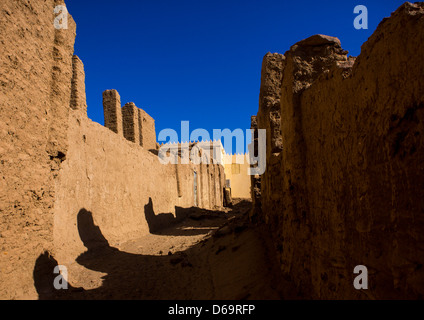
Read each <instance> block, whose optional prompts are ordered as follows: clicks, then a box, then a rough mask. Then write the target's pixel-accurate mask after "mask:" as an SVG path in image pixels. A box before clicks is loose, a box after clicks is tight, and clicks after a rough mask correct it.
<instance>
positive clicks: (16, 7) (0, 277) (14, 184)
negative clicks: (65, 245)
mask: <svg viewBox="0 0 424 320" xmlns="http://www.w3.org/2000/svg"><path fill="white" fill-rule="evenodd" d="M62 3H63V1H53V0H46V1H31V2H28V1H16V0H3V1H1V2H0V52H1V55H0V70H1V72H0V97H1V99H0V180H1V182H0V269H1V272H0V297H1V298H2V299H14V298H31V297H34V296H35V289H34V284H33V274H32V273H33V268H34V264H35V261H36V259H37V257H38V255H40V254H41V253H42V252H43V251H45V250H52V247H53V245H52V244H53V210H54V198H55V196H56V194H55V188H54V184H55V177H56V175H57V173H58V170H59V168H60V164H61V162H62V161H63V160H64V158H66V153H67V147H68V146H67V140H66V131H67V129H66V126H67V118H68V110H69V108H70V96H71V81H72V73H73V72H72V56H73V51H74V48H73V45H74V40H75V29H76V26H75V23H74V21H73V20H72V18H71V16H68V29H66V30H65V29H62V30H56V29H55V28H54V24H53V23H54V19H55V15H54V11H53V10H54V8H55V6H56V5H59V4H62Z"/></svg>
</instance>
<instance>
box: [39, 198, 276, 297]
mask: <svg viewBox="0 0 424 320" xmlns="http://www.w3.org/2000/svg"><path fill="white" fill-rule="evenodd" d="M250 207H251V203H250V202H248V201H241V200H238V201H236V203H235V205H234V207H233V209H220V210H216V211H210V210H202V209H198V208H192V209H190V210H192V211H191V212H190V214H189V215H188V216H187V218H186V219H184V220H183V221H181V222H179V223H177V224H175V225H173V226H170V227H168V228H166V229H162V230H159V231H157V232H155V234H149V235H147V236H144V237H142V238H139V239H134V240H133V241H130V242H127V243H123V244H121V245H120V246H119V247H117V248H113V247H110V246H103V247H96V248H89V249H88V251H87V252H86V253H84V254H82V255H81V256H80V257H79V258H78V259H77V261H76V262H75V263H78V264H79V265H81V266H83V267H84V268H83V269H84V271H82V272H80V273H79V274H78V275H77V278H76V279H75V280H76V283H77V284H78V285H79V288H75V287H71V288H70V290H68V291H66V292H62V294H60V295H58V294H57V292H53V293H52V292H46V291H44V292H43V291H42V290H40V291H41V294H40V299H52V298H59V299H159V300H162V299H167V300H173V299H215V300H216V299H218V300H219V299H237V300H240V299H243V300H244V299H281V298H282V297H283V295H284V286H283V284H282V283H281V279H280V277H279V272H278V267H277V262H276V261H275V259H276V258H275V257H276V255H275V254H274V252H273V247H272V244H270V243H269V241H268V240H266V239H268V237H266V236H264V233H265V232H266V231H265V230H263V229H261V228H260V227H256V226H253V225H251V224H250V223H249V222H248V211H249V209H250ZM93 271H95V272H93ZM98 273H100V274H102V275H103V276H102V277H101V278H100V281H99V277H98ZM94 274H97V276H94Z"/></svg>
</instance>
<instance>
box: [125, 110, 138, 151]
mask: <svg viewBox="0 0 424 320" xmlns="http://www.w3.org/2000/svg"><path fill="white" fill-rule="evenodd" d="M138 111H139V110H138V108H137V107H136V106H135V104H134V103H132V102H129V103H127V104H125V106H123V107H122V121H123V122H122V125H123V128H124V137H125V139H127V140H129V141H131V142H134V143H135V144H137V145H139V144H140V139H141V132H140V127H139V117H138V115H139V112H138Z"/></svg>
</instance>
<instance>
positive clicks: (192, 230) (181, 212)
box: [144, 198, 222, 236]
mask: <svg viewBox="0 0 424 320" xmlns="http://www.w3.org/2000/svg"><path fill="white" fill-rule="evenodd" d="M220 214H221V215H222V212H219V211H211V210H206V209H201V208H197V207H192V208H181V207H175V217H174V215H173V214H172V213H159V214H157V215H156V214H155V211H154V209H153V200H152V198H149V203H147V204H146V205H145V206H144V215H145V218H146V221H147V224H148V226H149V231H150V233H152V234H158V235H172V236H194V235H199V234H206V233H208V232H210V231H211V230H212V229H213V228H215V227H217V225H216V224H215V223H214V221H213V220H214V218H219V215H220ZM205 217H206V218H207V219H208V221H206V220H205V223H204V224H203V225H202V229H199V228H196V227H194V226H193V224H191V223H190V220H201V219H202V218H205ZM187 218H189V219H188V221H187V223H186V224H185V225H182V226H178V227H175V225H176V224H178V223H180V222H182V221H184V220H186V219H187Z"/></svg>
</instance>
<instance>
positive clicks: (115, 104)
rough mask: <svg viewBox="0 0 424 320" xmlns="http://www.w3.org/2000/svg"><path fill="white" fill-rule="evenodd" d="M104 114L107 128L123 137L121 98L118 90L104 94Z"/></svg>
mask: <svg viewBox="0 0 424 320" xmlns="http://www.w3.org/2000/svg"><path fill="white" fill-rule="evenodd" d="M103 114H104V120H105V127H106V128H109V129H110V130H112V131H113V132H115V133H117V134H119V135H123V134H124V130H123V126H122V111H121V96H120V95H119V93H118V91H116V90H106V91H104V92H103Z"/></svg>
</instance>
